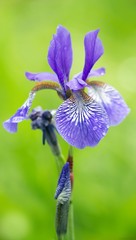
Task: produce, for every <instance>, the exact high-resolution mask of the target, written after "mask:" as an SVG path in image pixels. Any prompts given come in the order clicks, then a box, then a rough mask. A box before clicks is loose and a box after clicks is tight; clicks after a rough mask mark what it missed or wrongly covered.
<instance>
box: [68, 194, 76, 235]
mask: <svg viewBox="0 0 136 240" xmlns="http://www.w3.org/2000/svg"><path fill="white" fill-rule="evenodd" d="M67 235H68V240H74V239H75V235H74V213H73V202H72V198H71V201H70V206H69V218H68V232H67Z"/></svg>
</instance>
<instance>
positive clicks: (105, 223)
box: [0, 0, 136, 240]
mask: <svg viewBox="0 0 136 240" xmlns="http://www.w3.org/2000/svg"><path fill="white" fill-rule="evenodd" d="M58 24H62V25H63V26H65V27H66V28H67V29H68V30H69V31H70V32H71V35H72V43H73V49H74V61H73V67H72V71H71V77H72V75H73V74H74V73H77V72H79V71H81V69H82V66H83V63H84V49H83V38H84V35H85V33H86V32H88V31H90V30H93V29H97V28H100V30H101V31H100V33H99V36H100V38H101V40H102V42H103V45H104V48H105V54H104V56H103V57H102V58H101V59H100V60H99V61H98V63H97V64H96V66H95V67H101V66H105V67H106V69H107V74H106V75H105V76H103V77H102V78H101V80H103V81H105V82H108V83H109V84H111V85H113V86H114V87H115V88H117V89H118V90H119V91H120V93H121V94H122V95H123V97H124V98H125V100H126V102H127V104H128V105H129V107H130V108H131V113H130V114H129V116H128V117H127V118H126V119H125V121H124V122H123V123H122V124H121V125H119V126H117V127H112V128H110V130H109V132H108V134H107V136H106V137H105V138H104V139H103V140H102V141H101V142H100V144H99V145H98V146H97V147H95V148H89V147H88V148H86V149H84V150H78V149H74V159H75V161H74V174H75V183H74V193H73V201H74V217H75V219H74V220H75V235H76V240H135V239H136V157H135V155H136V154H135V152H136V103H135V101H136V1H135V0H110V1H109V0H103V1H101V0H95V1H93V0H84V1H82V0H81V1H79V0H76V1H74V0H69V1H68V0H66V1H63V0H57V1H55V0H50V1H47V0H45V1H44V0H37V1H36V0H33V1H32V0H31V1H30V0H27V1H25V0H9V1H6V0H5V1H4V0H0V81H1V87H0V104H1V108H0V109H1V110H0V112H1V117H0V121H1V124H0V125H1V130H0V131H1V134H0V136H1V140H0V240H36V239H39V240H44V239H48V240H54V239H55V230H54V218H55V207H56V202H55V200H54V192H55V189H56V183H57V178H58V176H57V171H56V164H55V161H54V158H53V156H52V154H51V152H50V149H49V147H48V146H47V145H46V146H42V144H41V132H40V131H31V127H30V122H29V121H28V122H27V121H26V122H23V123H21V124H20V125H19V131H18V133H17V134H9V133H7V132H6V131H5V130H4V129H3V128H2V122H3V121H4V120H5V119H7V118H9V117H10V116H11V115H12V114H13V113H14V112H15V111H16V109H17V108H18V107H20V106H21V105H22V103H23V102H24V100H25V99H26V98H27V96H28V93H29V91H30V89H31V88H32V86H33V83H32V82H29V81H27V80H26V79H25V76H24V72H25V71H32V72H33V71H34V72H38V71H39V72H40V71H50V67H49V66H48V63H47V60H46V56H47V51H48V46H49V42H50V40H51V38H52V34H53V33H55V31H56V27H57V25H58ZM60 102H61V101H60V99H59V98H58V97H57V95H56V93H55V92H53V91H49V90H47V91H43V92H40V93H38V94H37V97H36V99H35V100H34V103H33V107H36V106H38V105H41V106H42V107H43V108H44V109H46V108H49V109H54V108H57V106H58V105H59V104H60ZM59 141H60V144H61V147H62V149H63V153H64V156H65V157H66V156H67V152H68V145H67V144H66V143H65V142H64V141H63V140H62V139H61V138H60V137H59Z"/></svg>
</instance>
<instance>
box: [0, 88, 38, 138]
mask: <svg viewBox="0 0 136 240" xmlns="http://www.w3.org/2000/svg"><path fill="white" fill-rule="evenodd" d="M34 97H35V93H34V92H30V94H29V97H28V99H27V100H26V101H25V103H24V104H23V105H22V106H21V107H20V108H19V109H18V110H17V112H16V113H15V114H14V115H13V116H12V117H11V118H10V119H8V120H6V121H5V122H4V123H3V126H4V128H5V129H6V130H7V131H8V132H10V133H14V132H16V131H17V127H18V123H19V122H22V121H23V120H25V119H27V114H28V111H29V109H30V107H31V104H32V101H33V99H34Z"/></svg>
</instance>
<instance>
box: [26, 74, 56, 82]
mask: <svg viewBox="0 0 136 240" xmlns="http://www.w3.org/2000/svg"><path fill="white" fill-rule="evenodd" d="M25 76H26V78H27V79H28V80H32V81H36V82H41V81H45V80H51V81H54V82H59V81H58V77H57V75H56V74H53V73H47V72H41V73H31V72H26V73H25Z"/></svg>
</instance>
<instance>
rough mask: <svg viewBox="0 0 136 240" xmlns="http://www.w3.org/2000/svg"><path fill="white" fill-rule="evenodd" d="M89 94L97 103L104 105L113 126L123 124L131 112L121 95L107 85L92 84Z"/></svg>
mask: <svg viewBox="0 0 136 240" xmlns="http://www.w3.org/2000/svg"><path fill="white" fill-rule="evenodd" d="M88 94H89V96H91V97H93V98H94V99H95V101H97V102H98V103H100V104H102V105H103V107H104V109H105V110H106V112H107V114H108V117H109V121H110V125H111V126H112V125H113V126H114V125H117V124H119V123H120V122H122V121H123V120H124V118H125V117H126V116H127V115H128V113H129V111H130V109H129V108H128V106H127V104H126V103H125V101H124V99H123V98H122V96H121V95H120V93H119V92H118V91H117V90H116V89H115V88H113V87H112V86H110V85H108V84H106V83H103V82H98V81H93V82H90V88H89V90H88Z"/></svg>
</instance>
